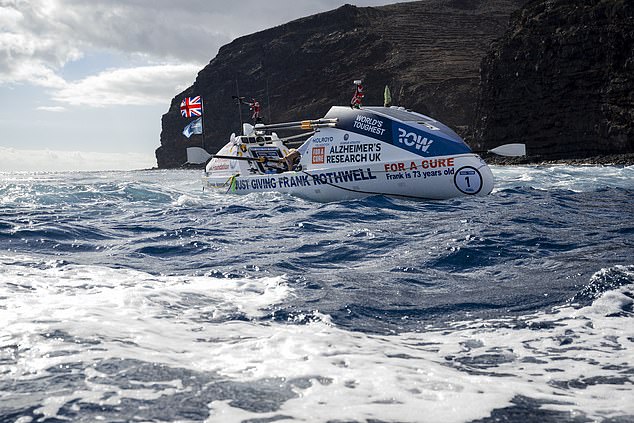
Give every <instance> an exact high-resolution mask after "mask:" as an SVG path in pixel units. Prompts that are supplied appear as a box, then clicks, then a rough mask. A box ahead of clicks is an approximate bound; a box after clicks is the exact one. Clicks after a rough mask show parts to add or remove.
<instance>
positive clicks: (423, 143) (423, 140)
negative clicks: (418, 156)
mask: <svg viewBox="0 0 634 423" xmlns="http://www.w3.org/2000/svg"><path fill="white" fill-rule="evenodd" d="M398 142H400V143H401V144H405V145H406V146H407V147H414V149H415V150H420V151H422V152H425V153H426V152H427V150H429V147H430V146H431V145H432V143H433V142H434V141H432V140H430V139H428V138H427V137H423V136H422V135H420V134H417V133H415V132H407V131H406V130H405V129H403V128H398Z"/></svg>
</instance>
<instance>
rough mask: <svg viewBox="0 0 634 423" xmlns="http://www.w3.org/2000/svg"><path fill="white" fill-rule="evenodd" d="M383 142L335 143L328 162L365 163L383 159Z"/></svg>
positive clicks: (329, 153)
mask: <svg viewBox="0 0 634 423" xmlns="http://www.w3.org/2000/svg"><path fill="white" fill-rule="evenodd" d="M380 151H381V143H380V142H377V143H371V144H346V145H333V146H332V147H330V149H329V150H328V156H326V163H363V162H380V161H381V153H380Z"/></svg>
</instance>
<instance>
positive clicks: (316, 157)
mask: <svg viewBox="0 0 634 423" xmlns="http://www.w3.org/2000/svg"><path fill="white" fill-rule="evenodd" d="M325 155H326V147H313V160H312V162H313V164H323V163H324V159H325Z"/></svg>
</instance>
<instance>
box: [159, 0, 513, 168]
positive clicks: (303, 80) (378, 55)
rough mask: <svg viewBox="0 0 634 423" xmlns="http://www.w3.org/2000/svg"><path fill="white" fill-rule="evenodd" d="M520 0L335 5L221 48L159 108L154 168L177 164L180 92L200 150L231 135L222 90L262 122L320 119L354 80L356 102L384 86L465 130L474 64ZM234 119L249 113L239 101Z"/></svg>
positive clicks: (181, 151) (229, 108) (181, 155)
mask: <svg viewBox="0 0 634 423" xmlns="http://www.w3.org/2000/svg"><path fill="white" fill-rule="evenodd" d="M524 2H525V0H488V1H485V0H426V1H420V2H412V3H401V4H395V5H390V6H384V7H378V8H357V7H354V6H349V5H347V6H343V7H341V8H339V9H336V10H333V11H330V12H326V13H322V14H318V15H314V16H310V17H307V18H303V19H299V20H296V21H293V22H290V23H288V24H285V25H282V26H278V27H275V28H272V29H269V30H266V31H262V32H259V33H255V34H252V35H248V36H245V37H241V38H239V39H237V40H235V41H233V42H232V43H230V44H228V45H226V46H223V47H222V48H221V49H220V51H219V52H218V55H217V56H216V57H215V58H214V59H213V60H212V61H211V62H210V63H209V64H208V65H207V66H206V67H205V68H204V69H203V70H201V71H200V73H199V74H198V77H197V78H196V81H195V83H194V84H193V86H191V87H189V88H188V89H186V90H185V91H184V92H182V93H180V94H179V95H177V96H176V97H175V98H174V99H173V100H172V102H171V105H170V109H169V111H168V112H167V113H166V114H165V115H163V119H162V126H163V128H162V132H161V147H159V148H158V149H157V151H156V157H157V161H158V165H159V167H160V168H170V167H178V166H181V165H182V164H183V163H184V162H185V161H186V153H185V151H186V148H187V147H191V146H200V145H201V136H200V135H194V136H192V138H191V139H187V138H185V137H184V136H183V135H182V133H181V131H182V130H183V127H184V126H185V124H186V123H187V122H188V121H189V120H186V119H184V118H183V117H181V115H180V112H179V105H180V102H181V100H182V99H183V98H184V97H187V96H194V95H201V96H202V97H203V98H204V101H205V115H204V124H205V147H206V148H207V150H208V151H209V152H210V153H214V152H216V151H217V150H218V149H219V148H220V147H221V146H222V145H224V144H225V143H226V141H227V140H228V136H229V135H230V134H231V132H236V133H239V132H240V115H239V113H238V106H237V105H236V104H235V100H232V98H231V96H232V95H236V92H237V86H238V87H239V93H240V95H241V96H242V95H244V96H247V97H255V98H256V99H258V100H259V101H260V103H261V105H262V117H263V118H264V120H265V122H281V121H289V120H291V121H295V120H300V119H308V118H319V117H321V116H323V115H324V114H325V113H326V112H327V111H328V109H329V108H330V106H332V105H346V104H349V102H350V98H351V97H352V94H353V91H354V86H353V85H352V81H353V80H355V79H363V81H364V84H363V85H364V88H365V95H366V96H365V100H364V104H375V105H377V104H378V105H380V104H383V90H384V87H385V85H389V87H390V90H391V92H392V98H393V103H394V104H399V105H403V106H406V107H408V108H412V109H414V110H416V111H420V112H422V113H426V114H429V115H431V116H433V117H435V118H437V119H439V120H441V121H443V122H444V123H446V124H448V125H450V126H452V127H453V128H454V129H456V130H457V131H458V132H459V133H463V134H464V133H465V132H466V131H467V129H468V126H469V124H470V123H471V122H473V120H474V119H475V115H474V109H475V108H474V104H475V99H476V97H477V92H478V83H479V65H480V61H481V58H482V57H483V56H484V54H485V53H486V51H488V49H489V47H490V44H491V42H492V41H493V40H494V39H496V38H498V37H499V36H501V34H503V32H504V31H505V29H506V28H507V24H508V18H509V16H510V14H511V13H512V12H513V11H514V10H517V9H518V8H519V7H520V6H521V5H522V4H523V3H524ZM242 115H243V119H244V121H249V118H250V116H249V112H248V110H247V109H246V108H244V107H243V109H242Z"/></svg>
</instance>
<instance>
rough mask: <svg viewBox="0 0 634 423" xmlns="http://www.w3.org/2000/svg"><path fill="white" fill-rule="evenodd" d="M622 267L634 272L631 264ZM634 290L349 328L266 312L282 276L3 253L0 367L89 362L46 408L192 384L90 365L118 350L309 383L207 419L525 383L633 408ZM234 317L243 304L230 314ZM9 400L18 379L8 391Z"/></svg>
mask: <svg viewBox="0 0 634 423" xmlns="http://www.w3.org/2000/svg"><path fill="white" fill-rule="evenodd" d="M619 270H620V271H621V272H622V273H624V274H626V275H628V277H632V276H633V274H634V272H633V270H632V267H622V266H621V269H619ZM632 289H634V286H632V285H628V286H624V287H621V288H619V289H616V290H613V291H610V292H608V293H606V294H604V295H602V296H600V297H599V298H598V299H597V300H596V301H594V303H593V304H592V305H590V306H587V307H583V308H579V309H576V308H573V307H568V306H565V307H560V308H558V309H556V310H554V311H553V312H552V313H540V314H536V315H530V316H526V317H524V318H521V319H519V320H518V319H508V320H480V321H470V322H457V323H455V324H453V327H452V328H451V329H450V330H447V329H444V330H434V329H429V330H428V331H425V332H421V333H406V334H401V335H394V336H380V335H371V334H364V333H357V332H351V331H346V330H342V329H340V328H338V327H336V326H334V325H333V324H332V323H331V322H330V320H329V317H328V316H325V315H322V314H320V313H319V312H318V311H315V312H314V313H313V316H312V317H313V319H311V320H312V323H309V324H303V325H297V324H292V323H291V324H285V323H276V322H267V321H261V320H259V319H258V318H259V317H261V316H262V315H263V314H264V313H271V310H272V307H273V306H274V305H275V304H277V303H280V302H283V301H285V299H287V298H289V296H291V295H293V291H292V290H291V289H290V288H289V287H288V285H287V284H286V283H285V281H284V278H282V277H265V278H258V279H249V278H237V279H231V278H213V277H190V276H182V277H181V276H154V275H150V274H147V273H143V272H137V271H132V270H126V269H111V268H105V267H98V266H75V265H65V264H63V263H59V262H55V261H51V262H34V261H33V260H31V259H29V258H28V257H18V258H16V257H0V297H3V298H5V299H6V300H5V302H4V305H3V306H2V307H0V321H1V322H2V332H1V335H0V351H13V350H12V348H14V347H13V346H17V348H15V350H14V351H13V352H12V353H10V354H11V355H12V356H13V358H14V359H15V360H14V361H13V362H11V360H8V361H4V362H0V363H3V364H0V375H2V376H1V377H2V378H11V379H13V380H14V381H18V380H27V379H36V378H41V377H43V376H45V375H46V374H47V373H48V372H49V371H50V369H51V368H55V367H60V368H63V367H64V366H70V365H72V364H73V363H77V362H81V363H83V366H84V373H85V375H86V381H87V382H86V386H85V387H81V388H78V389H76V390H75V391H74V392H68V391H65V392H60V393H58V394H56V393H54V392H51V393H50V394H49V395H47V396H46V398H45V399H43V401H42V404H41V406H40V408H39V409H38V412H41V413H43V414H44V415H45V416H51V417H52V416H55V415H57V413H58V412H59V409H60V407H61V406H63V405H64V404H66V403H68V402H69V401H73V400H81V401H82V402H86V403H93V404H102V405H103V404H111V405H117V404H120V403H121V401H122V400H124V399H126V398H127V399H131V398H140V399H146V400H149V401H151V400H153V399H156V398H159V397H162V396H163V397H165V396H170V395H174V394H175V393H177V392H180V393H183V392H187V390H188V389H191V388H184V387H183V386H185V385H186V382H187V381H184V380H179V379H175V380H171V381H167V382H165V381H163V382H161V384H160V385H156V384H155V383H153V382H151V383H150V382H147V381H145V382H143V381H135V380H134V378H133V377H132V376H131V377H130V379H129V380H128V382H129V384H130V385H131V386H128V387H126V388H125V389H123V388H119V387H117V386H112V385H109V384H107V383H105V382H101V383H100V382H98V380H99V379H98V378H99V377H100V376H103V375H102V374H101V373H100V371H99V370H98V369H97V368H95V367H94V366H95V365H96V364H98V363H100V362H103V361H104V360H108V359H133V360H139V361H142V362H149V363H156V364H160V365H165V366H169V367H171V368H177V369H187V370H189V371H191V372H199V373H205V374H215V375H217V376H218V377H219V378H221V379H223V380H231V381H235V382H246V383H248V382H253V383H255V382H257V381H258V380H264V379H271V378H279V380H280V381H289V380H293V379H301V380H307V381H310V383H309V384H298V385H295V386H294V387H293V390H294V392H295V394H296V395H297V397H296V398H293V399H290V400H287V401H285V402H283V403H282V404H281V408H280V409H279V410H278V411H274V412H270V411H267V412H255V411H249V410H245V409H242V408H239V407H237V406H236V405H231V403H230V402H229V401H226V400H224V399H223V400H218V401H211V402H210V403H209V405H208V406H209V408H210V411H209V412H210V418H209V421H230V422H231V421H241V420H243V419H247V418H261V419H266V418H271V419H273V418H279V416H290V417H291V418H289V419H288V420H293V421H305V422H313V421H327V420H343V421H345V420H356V421H363V420H366V419H378V420H388V421H392V420H393V421H403V422H418V421H421V419H424V420H425V421H434V422H435V421H443V422H463V421H468V420H471V419H476V418H482V417H486V416H489V415H490V413H491V411H492V410H494V409H496V408H503V407H507V406H510V405H511V400H512V399H513V398H516V397H518V396H524V397H528V398H532V399H535V400H539V401H542V402H543V403H544V404H543V405H542V406H541V407H542V408H547V409H551V410H556V411H561V412H565V413H569V415H570V416H574V415H585V416H587V417H589V418H592V419H603V418H606V417H611V416H622V415H634V405H633V404H632V402H631V401H630V400H629V398H631V396H632V393H634V388H633V387H632V385H631V384H630V383H621V384H617V385H614V384H610V382H609V381H607V379H609V378H613V377H615V376H624V377H627V375H628V372H631V370H632V364H631V363H632V361H633V359H634V355H633V350H634V347H633V341H632V340H633V339H634V329H633V327H632V325H631V319H632V316H631V312H628V311H627V310H629V309H628V307H629V306H630V305H631V302H632V300H631V297H630V295H631V294H628V291H631V290H632ZM236 315H239V316H242V318H241V319H240V320H230V321H227V318H229V317H231V316H236ZM46 334H48V336H47V335H46ZM91 342H92V343H94V345H92V344H91ZM3 354H6V353H3ZM611 366H616V368H620V369H621V370H615V368H614V367H611ZM601 378H606V381H601ZM615 390H618V394H615ZM190 394H191V393H190ZM192 395H194V394H192ZM2 398H5V399H7V398H11V397H10V393H7V392H5V393H1V392H0V399H2ZM575 413H576V414H575ZM280 421H284V420H280Z"/></svg>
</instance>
